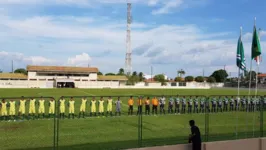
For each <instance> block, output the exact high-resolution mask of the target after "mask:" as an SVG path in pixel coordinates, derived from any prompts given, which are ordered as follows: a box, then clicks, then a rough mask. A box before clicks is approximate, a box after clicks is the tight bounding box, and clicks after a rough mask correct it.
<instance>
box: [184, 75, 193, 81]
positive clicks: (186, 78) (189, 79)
mask: <svg viewBox="0 0 266 150" xmlns="http://www.w3.org/2000/svg"><path fill="white" fill-rule="evenodd" d="M185 81H186V82H192V81H194V77H193V76H187V77H185Z"/></svg>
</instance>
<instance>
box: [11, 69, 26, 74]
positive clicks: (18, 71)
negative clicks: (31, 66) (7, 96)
mask: <svg viewBox="0 0 266 150" xmlns="http://www.w3.org/2000/svg"><path fill="white" fill-rule="evenodd" d="M14 73H22V74H25V75H27V74H28V72H27V70H26V69H24V68H19V69H16V70H15V71H14Z"/></svg>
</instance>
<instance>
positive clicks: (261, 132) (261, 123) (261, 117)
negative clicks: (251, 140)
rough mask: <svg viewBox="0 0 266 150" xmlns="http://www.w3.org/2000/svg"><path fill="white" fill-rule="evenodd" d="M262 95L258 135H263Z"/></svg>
mask: <svg viewBox="0 0 266 150" xmlns="http://www.w3.org/2000/svg"><path fill="white" fill-rule="evenodd" d="M263 105H264V103H263V97H262V96H261V97H260V137H263V110H264V106H263Z"/></svg>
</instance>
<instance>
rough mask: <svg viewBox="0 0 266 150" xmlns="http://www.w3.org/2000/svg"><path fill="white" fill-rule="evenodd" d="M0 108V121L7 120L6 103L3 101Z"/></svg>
mask: <svg viewBox="0 0 266 150" xmlns="http://www.w3.org/2000/svg"><path fill="white" fill-rule="evenodd" d="M0 106H1V120H7V102H6V100H5V99H3V100H2V102H1V103H0Z"/></svg>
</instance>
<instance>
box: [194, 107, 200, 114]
mask: <svg viewBox="0 0 266 150" xmlns="http://www.w3.org/2000/svg"><path fill="white" fill-rule="evenodd" d="M193 112H194V113H199V109H198V105H194V110H193Z"/></svg>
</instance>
